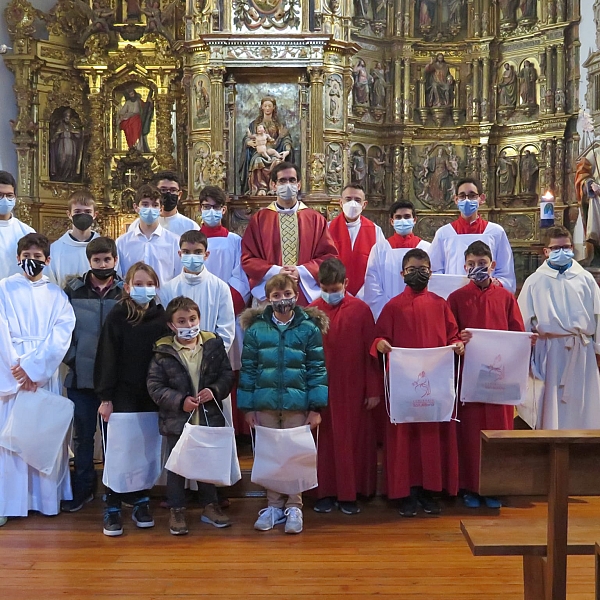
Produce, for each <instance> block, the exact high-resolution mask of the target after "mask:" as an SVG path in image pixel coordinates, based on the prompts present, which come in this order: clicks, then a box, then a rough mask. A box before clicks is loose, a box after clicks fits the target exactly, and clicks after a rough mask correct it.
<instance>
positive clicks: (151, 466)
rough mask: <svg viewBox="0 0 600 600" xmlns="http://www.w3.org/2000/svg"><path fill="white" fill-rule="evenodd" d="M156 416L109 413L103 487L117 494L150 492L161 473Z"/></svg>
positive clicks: (151, 414) (160, 438) (141, 413)
mask: <svg viewBox="0 0 600 600" xmlns="http://www.w3.org/2000/svg"><path fill="white" fill-rule="evenodd" d="M161 443H162V437H161V435H160V433H159V431H158V413H157V412H140V413H112V414H111V415H110V419H109V420H108V427H107V432H106V447H105V449H104V453H105V459H104V474H103V475H102V483H103V484H104V485H106V486H108V487H109V488H110V489H111V490H113V491H115V492H118V493H120V494H125V493H127V492H139V491H140V490H146V489H150V488H152V487H153V486H154V484H155V483H156V480H157V479H158V478H159V476H160V473H161Z"/></svg>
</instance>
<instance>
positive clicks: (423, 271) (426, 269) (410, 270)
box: [404, 267, 431, 275]
mask: <svg viewBox="0 0 600 600" xmlns="http://www.w3.org/2000/svg"><path fill="white" fill-rule="evenodd" d="M417 271H418V272H419V273H421V274H423V275H429V273H431V269H430V268H429V267H406V269H404V272H405V273H407V274H409V275H410V274H412V273H416V272H417Z"/></svg>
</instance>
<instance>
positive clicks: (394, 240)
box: [388, 233, 421, 249]
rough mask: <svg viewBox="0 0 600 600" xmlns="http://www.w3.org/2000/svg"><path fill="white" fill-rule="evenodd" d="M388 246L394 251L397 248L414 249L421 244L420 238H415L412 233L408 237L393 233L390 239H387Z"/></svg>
mask: <svg viewBox="0 0 600 600" xmlns="http://www.w3.org/2000/svg"><path fill="white" fill-rule="evenodd" d="M388 242H389V243H390V246H391V247H392V248H394V249H397V248H416V247H417V246H418V245H419V242H421V238H420V237H417V236H416V235H415V234H414V233H409V234H408V235H398V234H397V233H395V234H394V235H393V236H392V237H389V238H388Z"/></svg>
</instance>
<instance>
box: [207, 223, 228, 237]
mask: <svg viewBox="0 0 600 600" xmlns="http://www.w3.org/2000/svg"><path fill="white" fill-rule="evenodd" d="M200 231H201V233H203V234H204V235H205V236H206V237H207V238H214V237H227V236H228V235H229V230H228V229H227V227H223V225H217V226H216V227H209V226H208V225H206V224H203V225H202V227H200Z"/></svg>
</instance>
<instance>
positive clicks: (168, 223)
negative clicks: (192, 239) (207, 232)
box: [128, 212, 200, 237]
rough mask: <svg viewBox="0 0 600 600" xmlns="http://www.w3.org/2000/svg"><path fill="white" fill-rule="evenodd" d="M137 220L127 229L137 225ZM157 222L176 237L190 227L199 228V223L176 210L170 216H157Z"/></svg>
mask: <svg viewBox="0 0 600 600" xmlns="http://www.w3.org/2000/svg"><path fill="white" fill-rule="evenodd" d="M139 222H140V220H139V218H138V219H136V220H135V221H134V222H133V223H131V225H130V226H129V227H128V230H129V229H132V228H133V227H135V226H136V225H138V224H139ZM158 222H159V224H160V226H161V227H164V228H165V229H166V230H167V231H170V232H171V233H174V234H175V235H176V236H178V237H181V236H182V235H183V234H184V233H185V232H186V231H191V230H192V229H194V230H196V231H198V229H200V225H198V223H196V221H194V220H192V219H190V218H189V217H186V216H185V215H182V214H181V213H180V212H176V213H175V214H174V215H173V216H172V217H158Z"/></svg>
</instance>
